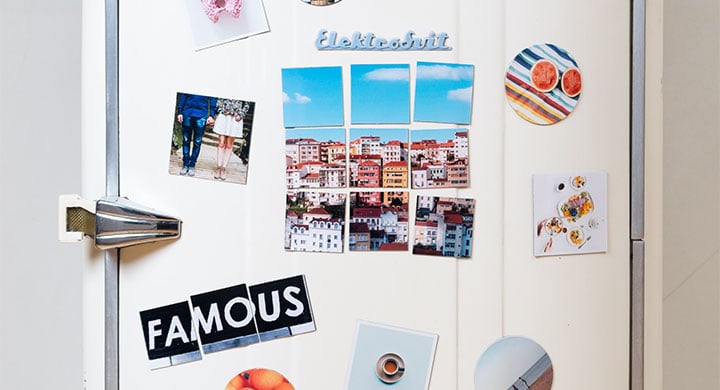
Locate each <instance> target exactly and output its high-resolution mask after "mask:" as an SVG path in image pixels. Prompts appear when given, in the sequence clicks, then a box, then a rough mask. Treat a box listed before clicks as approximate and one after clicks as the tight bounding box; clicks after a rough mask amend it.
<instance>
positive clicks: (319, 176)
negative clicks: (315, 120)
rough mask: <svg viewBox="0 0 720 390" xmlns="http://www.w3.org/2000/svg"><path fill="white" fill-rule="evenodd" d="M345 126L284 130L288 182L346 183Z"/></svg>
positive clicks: (297, 185)
mask: <svg viewBox="0 0 720 390" xmlns="http://www.w3.org/2000/svg"><path fill="white" fill-rule="evenodd" d="M346 178H347V167H346V165H345V129H344V128H324V129H288V130H286V131H285V183H286V186H287V188H288V189H289V190H292V189H296V188H343V187H345V186H346Z"/></svg>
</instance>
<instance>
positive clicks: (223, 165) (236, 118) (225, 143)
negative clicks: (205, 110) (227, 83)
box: [213, 98, 250, 180]
mask: <svg viewBox="0 0 720 390" xmlns="http://www.w3.org/2000/svg"><path fill="white" fill-rule="evenodd" d="M248 110H250V105H249V104H248V103H247V102H244V101H242V100H235V99H221V98H219V99H218V100H217V118H215V126H214V127H213V131H214V132H215V133H217V134H218V135H219V136H220V140H219V142H218V148H217V170H216V171H215V174H214V175H213V177H214V178H216V179H220V180H225V179H226V178H227V165H228V162H229V161H230V155H231V154H232V152H233V142H235V138H237V137H242V136H243V123H244V119H245V115H246V114H247V112H248Z"/></svg>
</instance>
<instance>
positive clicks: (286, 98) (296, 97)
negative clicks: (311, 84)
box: [282, 91, 312, 104]
mask: <svg viewBox="0 0 720 390" xmlns="http://www.w3.org/2000/svg"><path fill="white" fill-rule="evenodd" d="M282 99H283V103H297V104H308V103H310V102H311V101H312V99H310V98H309V97H307V96H305V95H302V94H300V93H298V92H295V93H294V94H293V97H290V95H288V94H287V92H285V91H283V93H282Z"/></svg>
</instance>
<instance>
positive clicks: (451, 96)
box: [447, 87, 472, 103]
mask: <svg viewBox="0 0 720 390" xmlns="http://www.w3.org/2000/svg"><path fill="white" fill-rule="evenodd" d="M447 98H448V100H458V101H461V102H468V103H470V102H472V87H467V88H460V89H453V90H452V91H448V93H447Z"/></svg>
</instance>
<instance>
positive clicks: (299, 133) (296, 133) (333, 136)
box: [285, 128, 345, 143]
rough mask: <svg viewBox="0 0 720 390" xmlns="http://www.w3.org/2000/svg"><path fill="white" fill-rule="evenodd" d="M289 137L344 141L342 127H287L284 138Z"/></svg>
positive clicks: (320, 140) (321, 140)
mask: <svg viewBox="0 0 720 390" xmlns="http://www.w3.org/2000/svg"><path fill="white" fill-rule="evenodd" d="M290 138H314V139H315V141H318V142H323V141H339V142H343V143H345V129H344V128H324V129H288V130H285V139H290Z"/></svg>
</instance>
